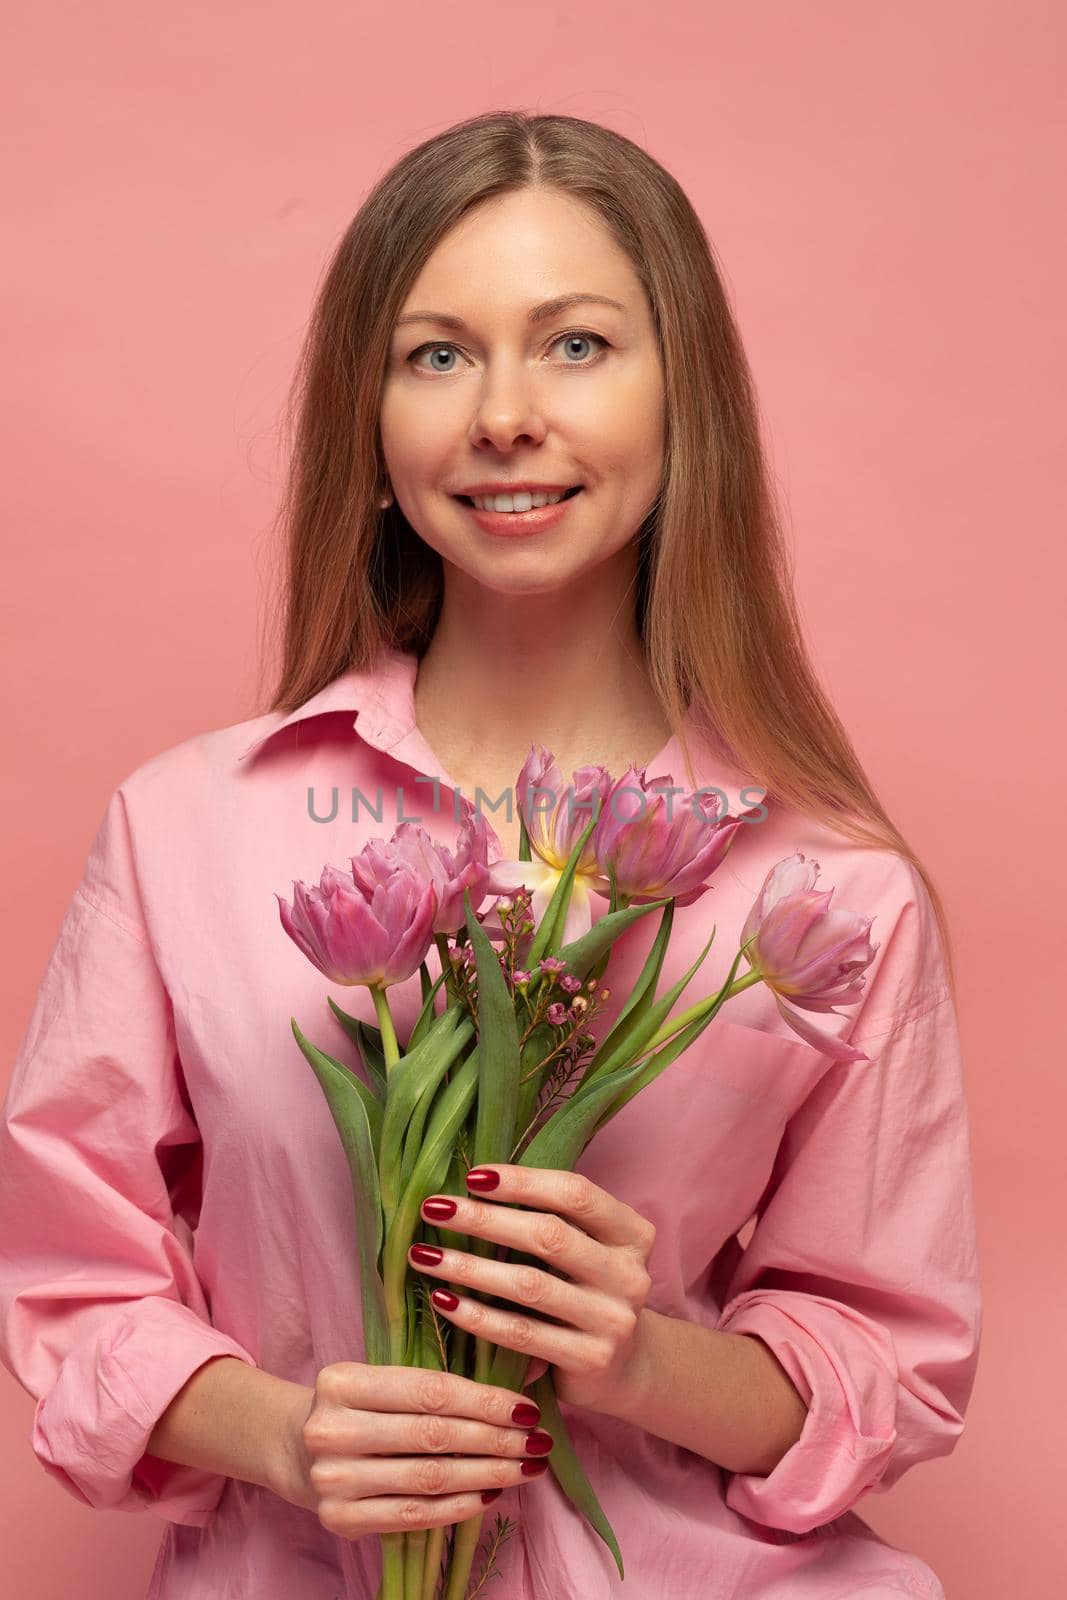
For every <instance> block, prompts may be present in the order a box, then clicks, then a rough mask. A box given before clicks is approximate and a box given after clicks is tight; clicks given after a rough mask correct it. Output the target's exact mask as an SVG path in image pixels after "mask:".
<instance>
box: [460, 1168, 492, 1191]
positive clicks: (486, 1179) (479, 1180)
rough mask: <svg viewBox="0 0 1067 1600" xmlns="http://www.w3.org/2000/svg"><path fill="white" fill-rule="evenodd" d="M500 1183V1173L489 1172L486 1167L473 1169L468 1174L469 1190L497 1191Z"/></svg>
mask: <svg viewBox="0 0 1067 1600" xmlns="http://www.w3.org/2000/svg"><path fill="white" fill-rule="evenodd" d="M499 1183H500V1174H499V1172H487V1171H486V1169H485V1168H484V1167H473V1168H472V1169H471V1171H470V1172H468V1173H467V1188H468V1189H482V1190H485V1189H495V1188H497V1186H498V1185H499Z"/></svg>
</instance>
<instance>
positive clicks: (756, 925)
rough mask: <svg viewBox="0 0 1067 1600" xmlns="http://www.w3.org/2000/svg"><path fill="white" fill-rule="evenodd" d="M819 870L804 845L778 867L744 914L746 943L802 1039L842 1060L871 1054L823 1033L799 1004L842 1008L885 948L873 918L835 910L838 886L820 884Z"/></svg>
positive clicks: (806, 1007) (749, 954)
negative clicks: (873, 938) (874, 939)
mask: <svg viewBox="0 0 1067 1600" xmlns="http://www.w3.org/2000/svg"><path fill="white" fill-rule="evenodd" d="M818 875H819V865H818V862H816V861H806V860H805V859H804V857H803V855H801V853H800V852H799V851H797V852H796V853H795V854H793V855H791V856H787V857H786V858H785V860H784V861H779V862H778V864H777V866H775V867H772V869H771V871H770V872H769V873H768V874H767V878H766V881H765V882H764V885H763V888H762V889H761V890H760V892H759V895H758V897H757V899H756V901H755V904H754V905H753V907H752V909H751V911H750V912H749V914H748V916H747V918H746V919H745V926H744V928H743V930H742V933H741V943H742V945H743V946H746V947H747V948H746V950H745V954H746V958H747V960H748V963H749V966H750V967H752V969H753V970H754V971H758V972H759V973H760V975H761V977H762V978H763V980H764V982H765V983H766V984H767V985H768V987H769V988H770V989H771V990H772V991H773V992H774V998H775V1001H776V1003H777V1005H778V1009H779V1011H780V1012H781V1014H782V1016H783V1017H784V1018H785V1020H786V1022H788V1023H789V1025H790V1027H791V1028H793V1029H794V1030H795V1031H796V1032H797V1033H799V1035H800V1037H801V1038H802V1039H804V1040H806V1041H807V1043H808V1044H810V1045H814V1047H815V1049H816V1050H821V1051H823V1052H824V1053H825V1054H827V1055H832V1056H833V1057H834V1058H835V1059H836V1060H838V1061H867V1060H869V1059H870V1058H869V1057H868V1056H866V1055H865V1054H864V1053H863V1051H862V1050H857V1049H855V1047H854V1046H852V1045H848V1044H845V1043H844V1042H843V1041H842V1040H840V1039H837V1038H835V1037H834V1036H833V1034H826V1033H823V1032H821V1031H820V1029H818V1028H816V1027H815V1025H814V1023H812V1022H811V1021H809V1019H808V1018H807V1017H804V1016H802V1015H800V1014H799V1013H798V1012H797V1011H796V1010H795V1009H794V1008H795V1007H797V1006H799V1007H801V1008H802V1010H803V1011H823V1012H829V1013H830V1014H831V1015H833V1016H837V1015H839V1013H838V1012H836V1011H834V1006H835V1005H837V1004H838V1003H840V1002H845V1003H847V1002H848V1001H851V1000H854V999H856V998H857V996H858V995H859V994H860V992H861V990H862V989H863V986H864V984H865V983H866V981H867V979H866V974H865V971H864V969H865V968H866V967H868V966H869V965H870V963H871V961H872V960H873V958H874V955H875V953H876V951H877V950H878V948H879V947H878V945H874V946H873V947H872V945H871V942H870V928H871V923H872V922H873V920H874V919H873V917H864V916H860V915H859V913H858V912H855V911H845V910H844V909H837V910H831V908H830V900H831V897H832V895H833V893H834V891H833V890H832V889H826V890H817V889H816V888H815V879H816V878H817V877H818ZM750 940H751V941H752V942H751V943H749V941H750Z"/></svg>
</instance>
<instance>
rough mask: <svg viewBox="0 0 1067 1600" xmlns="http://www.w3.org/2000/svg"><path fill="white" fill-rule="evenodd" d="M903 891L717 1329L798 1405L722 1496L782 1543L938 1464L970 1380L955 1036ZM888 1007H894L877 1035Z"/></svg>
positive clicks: (972, 1306) (974, 1327) (772, 1187)
mask: <svg viewBox="0 0 1067 1600" xmlns="http://www.w3.org/2000/svg"><path fill="white" fill-rule="evenodd" d="M919 884H921V880H919V881H918V884H917V886H916V888H915V892H914V895H913V898H912V900H911V902H910V903H909V904H908V905H906V906H905V907H904V908H903V910H902V912H901V915H900V917H899V918H898V919H897V921H896V923H895V926H894V928H893V930H892V933H891V937H890V939H889V941H888V949H887V952H886V957H885V960H884V962H883V965H882V970H881V972H880V974H879V980H876V982H875V985H874V993H873V995H872V997H871V998H872V1001H873V1005H872V1007H871V1012H872V1013H881V1020H879V1018H878V1016H877V1015H874V1014H872V1015H869V1016H868V1019H867V1029H868V1030H869V1031H865V1030H864V1028H863V1027H862V1026H860V1020H859V1019H857V1026H856V1028H855V1029H854V1030H853V1031H852V1032H851V1033H850V1035H849V1038H850V1042H852V1043H855V1044H857V1045H858V1046H859V1047H860V1049H862V1050H864V1051H865V1052H866V1053H867V1055H868V1056H869V1058H870V1059H869V1060H868V1061H857V1062H852V1063H848V1064H846V1065H842V1064H840V1063H837V1062H835V1063H834V1064H833V1065H832V1066H831V1067H830V1068H829V1069H828V1070H827V1072H826V1073H825V1074H824V1075H823V1077H822V1078H821V1079H820V1080H819V1082H818V1084H817V1085H816V1086H815V1088H814V1089H813V1090H812V1092H811V1094H810V1095H809V1096H808V1097H807V1099H806V1100H805V1102H804V1103H803V1105H802V1106H801V1107H800V1108H799V1109H798V1110H797V1111H796V1112H795V1113H794V1115H793V1116H792V1117H791V1118H790V1120H789V1121H788V1123H787V1124H786V1128H785V1130H784V1133H783V1137H782V1142H781V1145H780V1148H779V1151H778V1156H777V1159H776V1162H775V1167H774V1171H773V1173H772V1176H771V1179H770V1182H769V1184H768V1188H767V1192H766V1193H765V1195H764V1197H763V1201H762V1203H761V1207H760V1209H759V1211H758V1213H757V1219H756V1224H755V1228H754V1231H753V1234H752V1237H751V1239H750V1240H749V1243H748V1245H747V1247H746V1248H745V1249H744V1251H743V1252H742V1253H741V1254H740V1255H739V1256H738V1257H737V1259H736V1262H735V1265H734V1268H733V1272H732V1275H731V1277H730V1280H729V1283H728V1285H727V1288H726V1290H725V1294H724V1297H723V1300H722V1312H721V1314H720V1316H719V1319H718V1321H717V1324H716V1326H717V1327H718V1328H719V1329H720V1330H721V1331H724V1332H730V1333H740V1334H748V1335H752V1336H755V1337H757V1338H759V1339H761V1340H763V1342H764V1343H765V1344H766V1345H767V1346H768V1347H769V1348H770V1350H771V1351H772V1352H773V1354H774V1355H775V1356H776V1357H777V1359H778V1361H779V1362H780V1363H781V1365H782V1366H783V1367H784V1369H785V1371H786V1372H787V1373H788V1375H789V1377H790V1378H791V1379H792V1381H793V1383H794V1384H795V1385H796V1387H797V1389H798V1390H799V1391H800V1394H801V1396H802V1397H803V1399H804V1401H805V1402H806V1404H807V1405H808V1416H807V1419H806V1421H805V1424H804V1428H803V1431H802V1433H801V1435H800V1437H799V1439H798V1440H797V1442H796V1443H795V1444H794V1445H793V1446H792V1447H791V1448H790V1449H789V1450H787V1451H786V1452H785V1454H784V1455H783V1456H782V1458H781V1460H780V1461H779V1462H778V1464H777V1465H776V1467H775V1468H774V1470H773V1471H772V1472H771V1473H769V1474H766V1475H760V1474H754V1473H734V1474H731V1475H729V1477H728V1481H727V1489H726V1501H727V1504H728V1505H729V1506H731V1507H732V1508H733V1509H734V1510H735V1511H738V1512H740V1513H742V1514H743V1515H744V1516H746V1517H750V1518H752V1519H753V1520H754V1521H756V1522H760V1523H763V1524H765V1525H766V1526H768V1527H772V1528H781V1529H786V1530H788V1531H790V1532H794V1533H807V1532H809V1531H810V1530H811V1529H813V1528H816V1527H819V1526H821V1525H823V1524H825V1523H827V1522H830V1521H832V1520H833V1519H834V1518H836V1517H839V1516H841V1515H842V1514H843V1513H844V1512H846V1511H848V1510H850V1509H852V1507H853V1506H855V1504H856V1502H857V1501H858V1500H859V1499H860V1498H861V1497H862V1496H863V1495H864V1494H865V1493H866V1492H867V1491H869V1490H874V1491H876V1492H884V1491H885V1490H886V1489H888V1488H890V1487H891V1486H892V1484H894V1483H895V1482H896V1481H897V1480H898V1479H899V1478H900V1477H901V1475H902V1474H903V1473H904V1472H905V1471H906V1470H907V1469H908V1467H909V1466H911V1465H913V1464H914V1463H915V1462H917V1461H922V1460H926V1459H929V1458H931V1457H935V1456H940V1455H947V1454H949V1453H950V1451H951V1450H952V1449H953V1448H954V1446H955V1443H956V1441H957V1439H958V1438H959V1436H960V1434H961V1432H962V1430H963V1422H964V1412H965V1409H966V1406H967V1402H968V1400H969V1398H970V1394H971V1390H972V1388H973V1385H974V1380H975V1375H976V1370H977V1362H978V1350H979V1344H980V1337H981V1294H980V1283H979V1268H978V1258H977V1244H976V1236H975V1234H976V1230H975V1214H974V1200H973V1189H972V1168H971V1148H970V1129H969V1119H968V1111H967V1104H966V1099H965V1090H964V1077H963V1065H962V1060H961V1050H960V1037H959V1030H958V1027H957V1020H956V1013H955V1007H954V1004H953V1000H952V997H951V993H950V992H949V990H948V987H947V983H946V982H945V972H944V964H943V959H942V955H941V950H940V946H939V945H938V944H937V943H936V939H935V936H934V934H933V932H932V928H933V926H934V925H933V916H932V908H931V907H930V905H929V901H928V899H927V898H926V897H925V891H924V890H922V889H921V887H919V886H918V885H919ZM887 999H893V1000H895V1001H896V1002H897V1003H898V1006H899V1004H900V1003H901V1002H903V1009H902V1010H900V1009H898V1010H897V1013H896V1014H895V1015H894V1016H893V1017H891V1018H889V1019H888V1020H887V1019H886V1017H885V1015H884V1011H883V1007H884V1005H885V1003H886V1000H887ZM864 1010H865V1011H866V1010H867V1008H866V1007H865V1008H864Z"/></svg>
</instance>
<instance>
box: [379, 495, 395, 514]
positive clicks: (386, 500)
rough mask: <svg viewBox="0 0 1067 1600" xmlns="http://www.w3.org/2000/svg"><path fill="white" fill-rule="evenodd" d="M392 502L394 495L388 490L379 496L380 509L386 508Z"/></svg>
mask: <svg viewBox="0 0 1067 1600" xmlns="http://www.w3.org/2000/svg"><path fill="white" fill-rule="evenodd" d="M392 503H393V496H392V493H391V492H389V491H387V492H386V493H385V494H382V495H379V496H378V506H379V509H380V510H382V511H384V510H385V509H386V507H387V506H391V505H392Z"/></svg>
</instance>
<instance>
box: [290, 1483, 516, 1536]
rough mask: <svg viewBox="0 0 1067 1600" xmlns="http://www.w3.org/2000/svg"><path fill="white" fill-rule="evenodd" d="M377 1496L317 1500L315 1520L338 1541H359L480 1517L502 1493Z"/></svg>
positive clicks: (499, 1491) (490, 1491)
mask: <svg viewBox="0 0 1067 1600" xmlns="http://www.w3.org/2000/svg"><path fill="white" fill-rule="evenodd" d="M503 1492H504V1491H503V1489H487V1490H485V1491H484V1492H483V1493H482V1494H479V1493H477V1491H475V1492H473V1493H471V1494H442V1495H421V1496H418V1497H415V1496H412V1495H380V1496H376V1497H375V1498H373V1499H370V1500H335V1499H329V1500H320V1502H319V1521H320V1522H321V1523H322V1526H323V1527H324V1528H326V1529H327V1530H328V1532H330V1533H336V1534H337V1536H338V1537H339V1538H341V1539H362V1538H363V1537H364V1536H365V1535H366V1534H368V1533H406V1532H410V1530H411V1529H413V1528H440V1527H447V1526H448V1525H449V1523H451V1522H466V1521H467V1519H468V1518H470V1517H480V1516H481V1514H482V1512H483V1511H484V1510H485V1508H486V1506H487V1505H489V1504H490V1503H491V1502H492V1501H493V1500H496V1499H497V1498H498V1497H499V1496H500V1495H502V1494H503Z"/></svg>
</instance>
